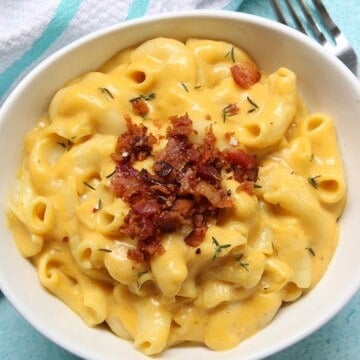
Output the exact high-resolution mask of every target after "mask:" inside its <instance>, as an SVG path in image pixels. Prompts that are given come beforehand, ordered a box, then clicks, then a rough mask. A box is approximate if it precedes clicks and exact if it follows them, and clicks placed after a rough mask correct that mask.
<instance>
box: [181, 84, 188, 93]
mask: <svg viewBox="0 0 360 360" xmlns="http://www.w3.org/2000/svg"><path fill="white" fill-rule="evenodd" d="M180 84H181V86H182V87H183V88H184V90H185V91H186V92H189V89H188V88H187V86H186V84H185V83H183V82H182V83H180Z"/></svg>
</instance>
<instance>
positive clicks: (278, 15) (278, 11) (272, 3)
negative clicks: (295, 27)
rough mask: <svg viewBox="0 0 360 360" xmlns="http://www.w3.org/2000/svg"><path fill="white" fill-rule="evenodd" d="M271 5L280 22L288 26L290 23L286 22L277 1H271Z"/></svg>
mask: <svg viewBox="0 0 360 360" xmlns="http://www.w3.org/2000/svg"><path fill="white" fill-rule="evenodd" d="M271 5H272V7H273V9H274V11H275V14H276V17H277V18H278V20H279V22H281V23H282V24H284V25H288V23H287V22H286V20H285V18H284V15H283V14H282V12H281V10H280V7H279V4H278V3H277V1H276V0H271Z"/></svg>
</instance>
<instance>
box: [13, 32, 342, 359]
mask: <svg viewBox="0 0 360 360" xmlns="http://www.w3.org/2000/svg"><path fill="white" fill-rule="evenodd" d="M242 66H245V68H246V67H247V69H255V68H256V65H255V63H254V61H253V60H252V58H251V56H250V55H248V54H247V53H246V52H245V51H244V50H243V49H241V48H240V47H238V46H236V45H233V44H230V43H228V42H225V41H215V40H206V39H188V40H187V41H185V42H180V41H177V40H174V39H167V38H156V39H152V40H148V41H146V42H145V43H143V44H140V45H138V46H136V47H133V48H129V49H125V50H122V51H120V52H119V53H118V54H117V55H115V56H114V57H113V58H111V59H110V60H108V61H107V62H106V63H105V64H104V65H103V66H102V67H101V68H100V69H98V70H96V71H93V72H90V73H88V74H84V75H82V76H80V77H78V78H76V79H74V80H73V81H71V82H69V83H68V84H66V85H64V87H63V88H61V89H60V90H59V91H58V92H57V93H56V94H55V96H54V98H53V99H52V101H51V103H50V105H49V111H48V113H46V114H44V116H43V118H42V119H39V123H38V124H37V125H36V127H35V128H34V129H33V130H31V131H30V132H29V134H28V135H27V137H26V139H25V146H24V156H23V162H22V164H21V166H20V169H19V172H18V179H17V182H16V184H15V186H14V188H15V189H14V192H13V195H12V197H11V198H10V199H9V204H8V222H9V227H10V228H11V230H12V232H13V234H14V238H15V242H16V244H17V246H18V248H19V251H20V252H21V254H22V255H23V256H24V257H27V258H29V259H30V260H31V261H32V263H33V264H34V266H35V267H36V268H37V269H38V273H39V278H40V281H41V283H42V285H43V286H44V287H45V288H47V289H48V290H49V291H50V292H51V293H53V294H54V295H55V296H56V297H58V298H59V299H60V300H62V301H63V302H64V303H65V304H66V305H67V306H69V307H70V308H71V309H72V310H73V311H74V312H76V313H77V314H78V315H79V316H80V317H81V318H82V319H83V320H84V321H85V322H86V323H87V324H88V325H89V326H96V325H97V324H101V323H107V324H108V325H109V328H110V329H111V330H112V331H113V332H114V334H116V335H117V336H118V337H120V338H122V339H125V340H129V341H133V343H134V346H135V347H136V348H137V349H138V350H139V351H142V352H143V353H145V354H146V355H153V354H158V353H160V352H162V351H165V350H166V349H167V348H169V347H171V346H173V345H177V344H181V343H183V342H187V341H189V342H192V343H204V344H205V345H206V346H208V347H209V348H210V349H213V350H219V351H220V350H226V349H230V348H232V347H235V346H237V345H238V344H239V343H240V342H241V341H243V340H244V339H246V338H247V337H249V336H251V335H253V334H254V333H256V332H257V331H259V330H260V329H261V328H263V327H264V326H266V324H268V323H269V322H270V321H271V320H272V318H273V317H274V316H276V313H277V311H278V309H279V308H280V307H281V304H282V303H283V302H292V301H295V300H296V299H298V298H299V297H300V296H301V295H302V294H304V293H306V292H307V291H309V290H310V289H311V288H313V287H314V286H315V285H316V284H317V282H318V281H319V280H320V278H321V277H322V275H323V274H324V272H325V270H326V267H327V265H328V264H329V262H330V260H331V257H332V254H333V252H334V250H335V247H336V244H337V241H338V236H339V226H338V219H339V217H340V215H341V213H342V211H343V208H344V205H345V202H346V181H345V174H344V169H343V165H342V161H341V154H340V149H339V146H338V144H337V139H336V131H335V128H334V125H333V122H332V119H331V118H330V117H329V116H328V115H326V114H323V113H312V114H309V113H308V111H307V110H306V106H305V104H304V103H303V102H302V100H301V99H300V97H299V94H298V88H297V82H298V79H297V77H296V74H295V73H294V72H292V71H291V70H290V69H287V68H284V67H280V68H279V69H278V70H276V71H274V72H273V73H271V74H268V73H265V72H258V73H257V72H256V71H255V72H253V73H252V72H251V70H249V71H250V73H247V74H245V75H248V76H250V78H251V77H252V76H254V77H256V78H255V79H253V80H251V82H250V83H249V84H242V83H241V80H240V79H239V78H238V77H237V74H236V71H241V67H242ZM239 69H240V70H239ZM256 69H257V68H256ZM177 116H184V117H188V118H189V119H191V120H192V129H193V132H191V134H189V136H188V141H189V142H191V144H192V145H193V146H194V149H198V150H199V149H202V146H204V145H203V144H204V142H205V143H206V144H207V145H206V146H210V145H209V143H210V142H211V140H209V139H210V138H211V136H213V138H214V139H215V140H214V144H215V145H216V151H218V152H219V154H221V155H219V156H221V159H222V160H223V162H224V163H225V162H226V161H229V162H228V163H229V164H231V165H226V166H224V165H223V163H222V164H219V166H218V168H217V170H218V172H217V173H216V174H215V175H214V176H215V177H216V176H220V177H221V179H220V180H219V179H218V178H217V179H216V181H219V184H220V185H219V186H218V188H216V190H217V192H216V193H214V192H211V191H210V190H211V189H213V187H212V186H213V185H211V184H212V181H215V180H214V179H212V178H211V176H210V180H206V181H205V180H204V181H200V182H198V183H197V185H196V186H197V187H196V189H197V193H196V194H195V195H194V194H193V193H187V192H186V191H189V190H187V188H186V186H184V189H183V188H181V189H180V190H181V191H183V192H184V194H185V195H182V197H181V199H180V200H182V201H183V203H182V207H180V209H181V210H179V211H184V212H186V211H193V212H194V214H192V215H191V216H192V217H191V218H190V217H188V218H186V216H185V215H182V216H183V218H182V220H184V219H186V221H185V220H184V221H183V222H182V223H181V226H178V225H176V224H177V223H176V221H177V220H176V219H177V218H172V217H169V218H165V221H164V223H163V224H161V225H159V224H158V223H157V222H156V221H158V219H159V218H156V219H157V220H156V221H155V220H154V223H151V224H147V225H146V226H148V227H150V228H151V226H158V228H157V230H159V229H160V228H161V232H159V233H157V236H158V237H157V239H158V241H159V243H160V248H157V249H155V250H154V249H152V248H151V247H147V246H149V244H148V243H147V241H148V239H149V238H144V239H140V236H141V234H140V235H139V234H138V233H136V231H140V230H141V229H143V228H144V227H145V225H143V224H144V221H146V219H147V218H146V215H144V213H141V212H139V213H140V214H141V215H139V216H138V217H135V219H136V221H137V226H138V228H136V227H135V228H130V230H129V227H128V228H126V226H125V225H128V224H129V223H130V222H131V221H132V219H133V218H132V217H131V216H132V215H134V214H137V213H136V211H138V209H137V208H136V207H135V205H134V204H133V203H131V201H130V200H129V199H132V196H133V193H132V191H134V189H132V188H131V184H128V183H125V184H123V186H124V188H125V190H126V191H128V193H127V195H126V196H127V197H126V196H120V195H119V194H118V193H117V192H116V191H117V190H116V187H115V186H114V183H113V182H112V181H113V180H112V179H113V176H116V174H118V173H119V171H120V170H119V168H120V167H121V166H124V165H123V164H124V163H126V161H132V162H133V167H132V168H131V169H130V170H129V168H126V171H133V172H135V173H136V174H140V175H139V176H142V179H143V181H144V182H146V181H147V182H146V184H147V186H148V187H152V186H154V187H157V189H158V190H157V191H159V193H158V196H157V198H156V205H157V206H159V204H163V203H166V201H168V199H169V198H168V196H169V193H167V191H169V192H170V190H169V189H170V187H166V186H167V185H168V184H165V185H166V186H164V183H162V182H161V181H160V180H159V181H155V180H154V179H156V176H158V177H160V175H158V172H159V171H160V170H156V166H157V165H159V161H157V158H156V154H159V153H161V152H162V151H166V150H164V149H167V148H166V146H167V139H168V137H167V136H168V134H169V132H170V131H171V126H172V121H174V117H177ZM142 125H143V126H145V127H146V128H147V131H148V134H152V135H153V136H154V137H155V139H156V141H154V143H153V144H152V148H151V151H149V152H148V153H147V156H144V153H146V151H147V149H146V146H147V144H144V143H143V141H144V138H143V137H141V136H139V137H138V138H136V136H135V140H136V141H135V145H133V146H134V147H136V146H139V149H140V155H139V156H138V157H136V156H135V155H134V153H131V151H130V150H129V151H128V150H124V149H123V150H121V152H117V149H118V142H119V139H123V138H122V137H124V136H127V134H128V132H131V126H137V128H136V129H140V128H141V126H142ZM169 129H170V130H169ZM134 131H135V130H134ZM176 136H183V135H176ZM176 136H175V135H174V137H176ZM169 141H170V140H169ZM181 151H182V152H184V153H185V152H186V151H187V149H186V148H183V149H182V150H181ZM181 151H179V152H178V153H176V154H175V156H182V155H183V154H182V153H181ZM199 151H200V150H199ZM232 151H235V154H237V155H236V156H240V155H239V154H245V155H244V156H245V157H246V156H248V155H246V154H251V156H252V157H251V158H252V159H255V158H256V166H255V165H252V166H253V167H252V168H251V167H250V170H249V168H247V169H245V168H246V166H248V165H249V163H247V165H244V167H242V168H241V169H242V171H243V173H240V174H239V173H237V171H238V169H239V166H240V165H239V164H238V163H236V161H240V162H241V161H243V160H241V159H240V160H239V158H237V160H236V161H235V160H233V161H234V162H231V161H230V160H229V159H231V157H232V156H234V155H233V154H234V152H232ZM204 154H205V155H206V154H207V153H206V152H204V153H203V156H205V155H204ZM132 156H135V160H134V159H132ZM209 156H211V155H209ZM129 159H132V160H129ZM254 161H255V160H254ZM161 165H164V164H161ZM164 166H165V167H164V168H163V169H162V170H161V171H166V170H168V169H167V168H166V166H168V165H167V164H165V165H164ZM237 166H238V167H237ZM241 166H243V165H241ZM249 166H250V165H249ZM189 169H190V168H188V169H187V171H188V170H189ZM219 169H220V170H219ZM244 169H245V170H244ZM177 170H179V169H177ZM205 170H206V169H205ZM205 170H203V171H205ZM251 170H253V171H255V170H256V173H250V175H249V172H248V171H251ZM179 171H180V170H179ZM183 172H184V173H185V170H184V171H183ZM205 172H206V171H205ZM179 173H180V172H179ZM114 174H115V175H114ZM206 174H207V176H209V173H206ZM212 174H213V173H212ZM219 174H220V175H219ZM254 174H255V175H254ZM210 175H211V174H210ZM161 176H162V178H164V177H165V176H168V175H161ZM182 176H183V174H182ZM204 176H205V175H204ZM242 176H243V178H241V177H242ZM246 176H250V178H247V177H246ZM149 179H150V180H151V179H152V181H153V182H151V181H150V180H149ZM191 179H192V178H191V174H190V175H189V182H191ZM249 179H250V180H249ZM197 180H198V179H197ZM139 186H140V185H139ZM164 187H165V189H164ZM180 190H179V192H180ZM141 191H146V190H144V189H142V190H141ZM171 191H174V190H171ZM221 191H223V192H221ZM209 193H210V194H211V196H210V195H209ZM199 194H200V195H201V196H202V197H201V196H200V195H199ZM219 194H220V195H219ZM221 196H222V197H221ZM199 199H200V200H199ZM177 200H179V199H177ZM189 200H190V201H191V206H193V204H194V203H196V204H197V206H198V208H195V210H194V208H191V209H190V210H188V209H187V208H186V206H187V205H186V204H188V202H187V201H189ZM221 201H223V202H222V203H221ZM227 201H228V202H227ZM219 202H220V203H221V204H222V205H221V206H222V207H221V206H217V205H216V204H219ZM230 202H231V206H230V205H224V206H223V204H224V203H226V204H230ZM179 203H180V201H179ZM204 204H205V205H206V206H208V208H209V209H210V210H209V214H208V213H206V216H207V217H206V225H204V227H201V226H203V225H201V226H198V225H194V224H199V223H200V224H203V222H202V221H204V218H205V215H203V214H204V212H203V213H202V212H201V211H203V210H199V209H200V208H202V206H205V205H204ZM140 205H141V207H142V210H143V208H146V209H147V211H152V209H151V206H150V205H151V204H145V205H144V204H142V203H140ZM140 205H139V206H140ZM147 206H148V207H147ZM164 206H165V205H164ZM199 214H200V215H199ZM202 216H203V217H202ZM189 219H191V221H192V222H191V221H190V220H189ZM196 221H197V222H196ZM174 224H175V225H176V226H175V225H174ZM162 227H163V228H164V229H165V230H163V228H162ZM126 229H127V230H126ZM139 229H140V230H139ZM199 229H200V230H201V231H203V233H201V236H202V238H201V241H198V242H191V241H190V240H189V239H191V238H192V236H193V234H194V231H195V230H199ZM144 248H145V249H147V251H148V253H145V252H141V251H143V249H144ZM149 249H150V250H151V251H153V252H150V250H149ZM159 249H160V250H159ZM136 251H138V253H140V254H142V255H143V256H144V258H140V259H137V258H136V257H134V256H132V255H131V254H134V253H136ZM138 253H137V254H138ZM144 254H145V255H146V256H145V255H144Z"/></svg>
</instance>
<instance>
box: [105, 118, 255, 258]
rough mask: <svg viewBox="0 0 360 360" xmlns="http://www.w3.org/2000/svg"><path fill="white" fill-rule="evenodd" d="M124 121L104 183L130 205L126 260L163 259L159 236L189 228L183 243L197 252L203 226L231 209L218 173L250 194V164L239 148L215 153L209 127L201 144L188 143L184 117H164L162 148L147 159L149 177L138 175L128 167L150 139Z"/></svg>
mask: <svg viewBox="0 0 360 360" xmlns="http://www.w3.org/2000/svg"><path fill="white" fill-rule="evenodd" d="M126 120H127V126H128V131H127V132H126V133H124V134H122V135H121V136H120V137H119V139H118V142H117V145H116V152H115V154H113V159H114V160H115V161H117V165H116V167H115V173H114V174H113V175H112V177H111V179H110V184H111V189H112V191H113V192H114V194H115V195H116V196H118V197H121V198H122V199H123V201H125V202H126V203H127V204H128V205H129V206H130V210H129V213H128V214H127V216H126V217H125V220H124V223H123V225H122V226H121V228H120V231H121V232H122V233H123V234H125V235H127V236H129V237H131V238H132V239H135V240H137V247H136V249H132V250H129V252H128V257H129V258H130V259H132V260H134V261H135V262H138V263H141V262H144V261H147V260H149V258H150V257H151V256H153V255H161V254H163V253H164V251H165V250H164V248H163V246H162V244H161V238H162V235H163V234H165V233H169V232H173V231H176V230H178V229H181V228H182V227H184V226H187V227H190V228H192V231H191V233H190V234H189V235H188V236H187V237H186V238H185V240H184V241H185V242H186V244H188V245H189V246H194V247H198V246H199V244H200V243H201V242H202V240H203V238H204V236H205V232H206V229H207V224H208V221H209V220H210V219H212V218H214V217H217V216H218V214H219V211H221V210H222V209H226V208H230V207H232V206H233V204H234V202H233V199H232V198H231V196H229V195H228V194H227V192H226V191H225V190H224V189H223V188H222V184H221V181H222V179H221V171H222V170H223V169H232V170H233V172H234V177H235V178H236V179H237V180H238V181H239V179H240V180H241V182H250V185H249V186H248V185H244V186H245V191H248V189H249V191H250V187H251V184H252V183H251V181H255V180H256V179H257V163H256V159H255V158H254V157H253V156H252V155H250V154H248V153H247V152H246V151H245V150H242V149H227V150H225V151H223V152H221V151H220V150H219V149H218V148H217V147H216V137H215V135H214V133H213V131H212V128H211V127H210V128H209V130H208V132H207V133H206V135H205V137H204V139H203V141H202V143H200V144H194V143H192V142H190V140H189V136H190V135H191V134H193V133H194V132H193V127H192V121H191V119H190V118H189V116H188V114H185V115H183V116H173V117H171V118H170V120H171V126H169V127H168V129H167V135H166V139H167V143H166V145H165V147H164V148H163V149H162V150H161V151H159V152H158V153H157V154H154V155H153V158H154V165H153V172H152V173H150V172H148V171H147V170H145V169H142V170H141V171H138V170H136V169H135V168H133V166H132V165H133V163H134V162H135V161H137V160H141V159H144V158H146V157H147V156H150V154H151V150H152V145H153V144H154V143H155V142H156V139H155V138H154V137H153V136H152V135H151V134H150V135H149V134H147V128H146V127H145V126H143V125H135V124H132V123H131V119H130V118H127V119H126ZM125 151H126V152H128V153H129V156H127V157H126V158H124V157H122V156H121V154H122V153H123V152H125ZM230 171H231V170H230Z"/></svg>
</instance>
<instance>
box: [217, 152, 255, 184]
mask: <svg viewBox="0 0 360 360" xmlns="http://www.w3.org/2000/svg"><path fill="white" fill-rule="evenodd" d="M224 157H225V158H226V159H227V160H229V162H230V163H231V164H232V168H233V171H234V179H235V180H236V181H238V182H239V183H243V182H246V181H252V182H256V180H257V179H258V170H259V169H258V163H257V160H256V158H255V156H253V155H251V154H249V153H247V152H246V151H245V150H243V149H227V150H225V151H224Z"/></svg>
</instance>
